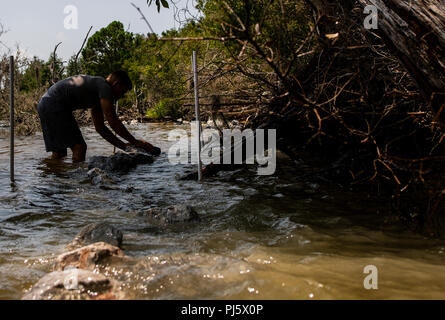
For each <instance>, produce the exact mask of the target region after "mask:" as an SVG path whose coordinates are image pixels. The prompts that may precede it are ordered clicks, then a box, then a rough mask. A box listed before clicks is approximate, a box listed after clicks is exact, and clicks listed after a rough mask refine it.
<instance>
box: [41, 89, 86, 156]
mask: <svg viewBox="0 0 445 320" xmlns="http://www.w3.org/2000/svg"><path fill="white" fill-rule="evenodd" d="M37 111H38V113H39V117H40V123H41V125H42V132H43V139H44V140H45V147H46V151H47V152H61V153H63V152H66V149H67V148H71V147H73V146H74V145H76V144H85V140H84V139H83V137H82V133H81V132H80V129H79V125H78V124H77V121H76V119H75V118H74V115H73V113H72V111H71V110H70V109H69V107H67V106H65V105H63V103H62V102H60V101H58V100H57V99H54V98H49V97H43V98H42V99H41V100H40V102H39V104H38V105H37Z"/></svg>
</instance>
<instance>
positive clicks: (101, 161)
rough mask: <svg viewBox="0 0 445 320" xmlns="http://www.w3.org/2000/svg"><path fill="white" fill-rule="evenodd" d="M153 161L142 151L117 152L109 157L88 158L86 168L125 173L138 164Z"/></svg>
mask: <svg viewBox="0 0 445 320" xmlns="http://www.w3.org/2000/svg"><path fill="white" fill-rule="evenodd" d="M148 163H153V157H152V156H150V155H148V154H144V153H123V152H117V153H115V154H113V155H112V156H110V157H104V156H95V157H92V158H90V160H89V162H88V169H93V168H99V169H101V170H104V171H105V172H109V173H110V172H115V173H127V172H128V171H130V169H132V168H134V167H136V166H137V165H139V164H148Z"/></svg>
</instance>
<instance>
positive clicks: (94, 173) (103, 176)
mask: <svg viewBox="0 0 445 320" xmlns="http://www.w3.org/2000/svg"><path fill="white" fill-rule="evenodd" d="M87 176H88V178H89V179H90V181H91V183H92V184H94V185H102V184H114V183H116V182H118V181H117V179H116V178H114V177H111V176H110V175H108V174H107V173H106V172H105V171H103V170H101V169H99V168H93V169H91V170H89V171H88V172H87Z"/></svg>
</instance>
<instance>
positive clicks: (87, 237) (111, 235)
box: [73, 222, 123, 247]
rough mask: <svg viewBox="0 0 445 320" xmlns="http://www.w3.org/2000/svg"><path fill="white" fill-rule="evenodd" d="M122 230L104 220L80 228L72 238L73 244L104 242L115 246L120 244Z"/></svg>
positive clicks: (82, 244)
mask: <svg viewBox="0 0 445 320" xmlns="http://www.w3.org/2000/svg"><path fill="white" fill-rule="evenodd" d="M122 238H123V234H122V232H121V231H120V230H119V229H117V228H115V227H113V226H112V225H110V224H108V223H106V222H98V223H92V224H89V225H87V226H86V227H84V228H82V230H80V232H79V233H78V234H77V236H76V237H75V238H74V241H73V246H84V245H88V244H92V243H96V242H105V243H108V244H111V245H112V246H115V247H120V246H121V244H122Z"/></svg>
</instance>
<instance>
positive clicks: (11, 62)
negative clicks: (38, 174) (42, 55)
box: [9, 56, 14, 182]
mask: <svg viewBox="0 0 445 320" xmlns="http://www.w3.org/2000/svg"><path fill="white" fill-rule="evenodd" d="M9 79H10V81H9V86H10V89H11V91H10V94H9V97H10V109H9V110H10V114H9V122H10V123H9V129H10V133H9V150H10V158H9V172H10V179H11V182H14V57H13V56H10V57H9Z"/></svg>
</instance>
